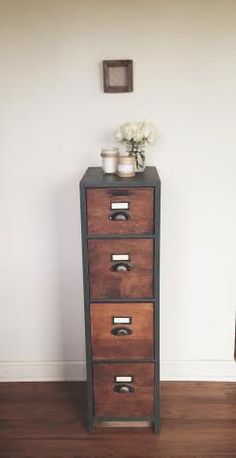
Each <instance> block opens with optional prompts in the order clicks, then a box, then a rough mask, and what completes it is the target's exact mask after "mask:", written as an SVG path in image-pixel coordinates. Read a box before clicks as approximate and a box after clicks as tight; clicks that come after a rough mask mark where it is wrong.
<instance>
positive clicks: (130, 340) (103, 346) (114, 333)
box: [90, 303, 153, 359]
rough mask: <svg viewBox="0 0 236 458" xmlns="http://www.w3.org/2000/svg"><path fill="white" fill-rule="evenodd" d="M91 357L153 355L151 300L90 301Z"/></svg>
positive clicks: (143, 356)
mask: <svg viewBox="0 0 236 458" xmlns="http://www.w3.org/2000/svg"><path fill="white" fill-rule="evenodd" d="M90 312H91V334H92V351H93V358H94V359H106V358H108V359H115V358H118V359H140V358H152V357H153V304H144V303H135V304H129V303H125V304H91V306H90Z"/></svg>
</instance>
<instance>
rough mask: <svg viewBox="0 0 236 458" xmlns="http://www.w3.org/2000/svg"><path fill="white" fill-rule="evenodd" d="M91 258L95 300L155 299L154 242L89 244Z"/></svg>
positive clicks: (91, 289)
mask: <svg viewBox="0 0 236 458" xmlns="http://www.w3.org/2000/svg"><path fill="white" fill-rule="evenodd" d="M88 255H89V280H90V297H91V299H92V300H96V299H118V298H123V299H125V298H144V297H145V298H146V297H147V298H149V297H150V298H151V297H152V295H153V240H152V239H136V240H129V239H122V240H117V239H116V240H115V239H113V240H89V241H88ZM124 259H126V260H125V261H124ZM124 268H125V269H128V270H122V269H124Z"/></svg>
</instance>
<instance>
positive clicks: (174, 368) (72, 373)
mask: <svg viewBox="0 0 236 458" xmlns="http://www.w3.org/2000/svg"><path fill="white" fill-rule="evenodd" d="M76 380H78V381H84V380H86V366H85V362H84V361H47V362H45V361H28V362H23V361H22V362H0V382H33V381H39V382H43V381H45V382H46V381H49V382H53V381H76ZM161 380H169V381H178V380H179V381H181V380H182V381H195V380H196V381H197V380H199V381H234V382H236V363H235V362H234V361H233V360H232V361H212V360H211V361H196V360H194V361H193V360H192V361H167V360H165V361H162V362H161Z"/></svg>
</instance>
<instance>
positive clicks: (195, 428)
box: [0, 382, 236, 458]
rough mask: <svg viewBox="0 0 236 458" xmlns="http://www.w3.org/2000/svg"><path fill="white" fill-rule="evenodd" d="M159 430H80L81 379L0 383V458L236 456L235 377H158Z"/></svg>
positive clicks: (82, 416) (83, 390)
mask: <svg viewBox="0 0 236 458" xmlns="http://www.w3.org/2000/svg"><path fill="white" fill-rule="evenodd" d="M161 401H162V404H161V433H160V435H159V436H158V435H155V434H154V433H153V432H152V431H151V429H150V428H136V429H135V428H127V429H124V428H117V429H115V428H110V427H109V428H105V427H96V428H95V431H94V433H93V434H92V435H91V434H89V433H88V432H87V430H86V385H85V384H84V383H77V382H69V383H68V382H67V383H64V382H63V383H62V382H61V383H38V382H37V383H1V384H0V457H1V458H23V457H24V458H48V457H49V458H62V457H63V458H72V457H74V458H126V457H127V458H140V457H142V458H161V457H165V458H166V457H169V458H170V457H176V458H177V457H185V458H187V457H188V458H194V457H197V458H200V457H202V458H207V457H211V458H213V457H221V458H224V457H225V458H229V457H234V458H236V384H234V383H205V382H204V383H203V382H163V383H162V386H161Z"/></svg>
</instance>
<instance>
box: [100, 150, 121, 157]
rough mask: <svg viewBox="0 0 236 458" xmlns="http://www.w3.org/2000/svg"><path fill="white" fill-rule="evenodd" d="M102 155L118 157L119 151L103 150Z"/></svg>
mask: <svg viewBox="0 0 236 458" xmlns="http://www.w3.org/2000/svg"><path fill="white" fill-rule="evenodd" d="M101 156H102V157H114V158H115V157H118V153H111V152H110V151H109V152H107V153H105V152H103V151H102V152H101Z"/></svg>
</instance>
